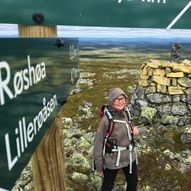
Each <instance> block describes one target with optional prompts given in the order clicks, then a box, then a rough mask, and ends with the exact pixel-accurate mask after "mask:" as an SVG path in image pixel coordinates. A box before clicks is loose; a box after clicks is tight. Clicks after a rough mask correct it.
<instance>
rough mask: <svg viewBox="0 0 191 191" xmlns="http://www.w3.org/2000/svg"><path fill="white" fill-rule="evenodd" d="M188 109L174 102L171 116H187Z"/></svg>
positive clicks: (182, 104) (184, 105)
mask: <svg viewBox="0 0 191 191" xmlns="http://www.w3.org/2000/svg"><path fill="white" fill-rule="evenodd" d="M187 112H188V109H187V106H186V104H184V103H181V102H176V103H174V104H173V105H172V110H171V113H172V114H173V115H185V114H187Z"/></svg>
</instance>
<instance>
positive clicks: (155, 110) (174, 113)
mask: <svg viewBox="0 0 191 191" xmlns="http://www.w3.org/2000/svg"><path fill="white" fill-rule="evenodd" d="M131 104H132V109H133V110H134V112H135V113H136V114H137V115H139V116H141V117H142V118H144V117H146V116H147V117H146V118H147V121H148V122H149V123H153V122H156V121H158V122H160V123H163V124H174V125H185V124H190V123H191V61H189V60H184V61H182V62H181V63H175V62H169V61H160V60H151V61H149V62H147V63H145V64H143V65H142V68H141V75H140V80H139V86H138V87H137V89H136V90H135V92H134V94H133V97H132V100H131ZM148 112H149V113H148ZM148 115H149V117H148Z"/></svg>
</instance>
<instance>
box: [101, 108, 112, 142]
mask: <svg viewBox="0 0 191 191" xmlns="http://www.w3.org/2000/svg"><path fill="white" fill-rule="evenodd" d="M103 112H104V115H105V116H106V117H107V119H108V122H109V125H108V128H107V130H106V139H108V137H109V136H110V135H111V133H112V131H113V127H114V122H113V115H112V113H111V112H110V111H109V109H108V105H106V106H105V107H104V111H103Z"/></svg>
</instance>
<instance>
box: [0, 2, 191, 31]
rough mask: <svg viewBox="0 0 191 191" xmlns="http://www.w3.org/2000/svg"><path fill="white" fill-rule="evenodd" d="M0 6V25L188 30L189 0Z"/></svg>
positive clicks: (190, 14) (190, 15)
mask: <svg viewBox="0 0 191 191" xmlns="http://www.w3.org/2000/svg"><path fill="white" fill-rule="evenodd" d="M0 4H1V7H0V23H15V24H28V25H29V24H43V25H76V26H104V27H135V28H168V29H170V28H179V29H190V28H191V25H190V17H191V12H190V10H189V8H190V6H191V5H190V4H191V1H190V0H181V1H180V0H96V1H95V0H78V1H75V0H55V1H52V0H28V1H23V0H9V1H5V0H0ZM7 10H9V11H7Z"/></svg>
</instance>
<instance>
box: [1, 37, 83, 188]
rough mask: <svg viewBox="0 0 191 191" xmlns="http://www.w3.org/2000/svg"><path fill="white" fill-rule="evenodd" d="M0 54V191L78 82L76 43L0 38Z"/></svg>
mask: <svg viewBox="0 0 191 191" xmlns="http://www.w3.org/2000/svg"><path fill="white" fill-rule="evenodd" d="M0 52H1V54H0V153H1V155H0V172H1V173H0V188H5V189H11V188H12V186H13V185H14V183H15V181H16V179H17V178H18V176H19V175H20V173H21V171H22V169H23V168H24V167H25V166H26V164H27V163H28V161H29V159H30V157H31V156H32V153H33V152H34V151H35V149H36V147H37V145H38V144H39V142H40V140H41V139H42V137H43V136H44V134H45V132H46V131H47V129H48V128H49V127H50V125H51V123H52V121H53V118H54V117H55V116H56V114H57V113H58V111H59V109H60V107H61V106H62V104H63V103H64V101H65V100H66V97H67V96H68V94H69V93H70V91H71V89H72V88H73V85H74V83H75V82H76V81H77V80H78V77H79V57H78V40H77V39H71V38H61V39H56V38H44V39H43V38H28V39H27V38H22V39H17V38H13V39H10V38H9V39H6V38H4V39H0Z"/></svg>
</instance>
